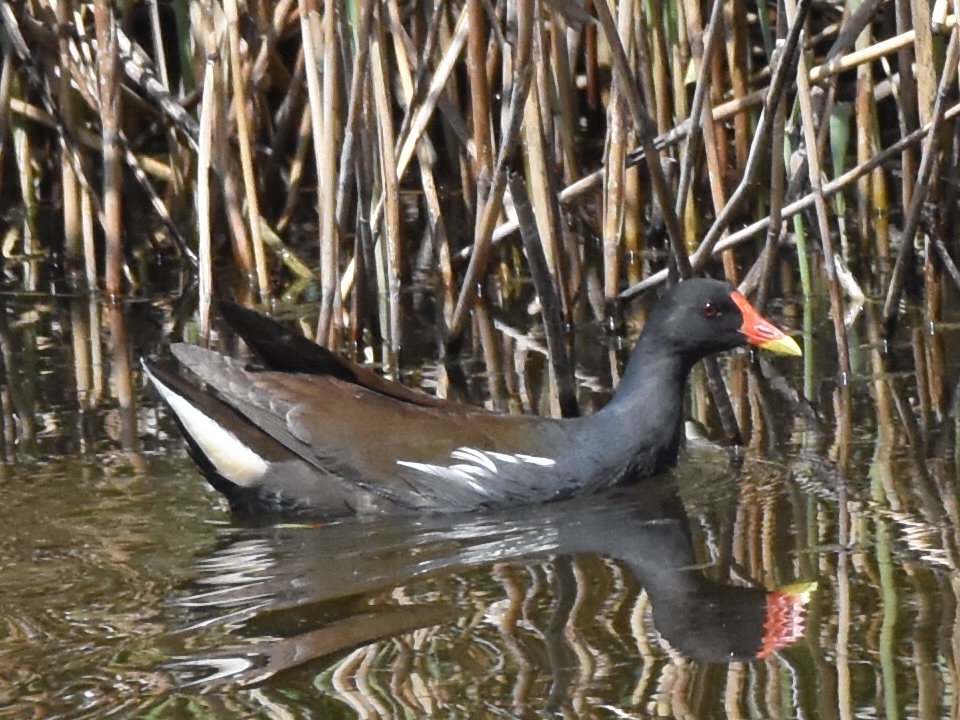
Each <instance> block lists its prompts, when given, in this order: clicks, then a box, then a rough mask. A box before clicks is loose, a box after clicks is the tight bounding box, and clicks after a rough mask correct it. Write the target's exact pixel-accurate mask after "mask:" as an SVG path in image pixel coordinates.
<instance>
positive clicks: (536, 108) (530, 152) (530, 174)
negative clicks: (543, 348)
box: [513, 34, 568, 315]
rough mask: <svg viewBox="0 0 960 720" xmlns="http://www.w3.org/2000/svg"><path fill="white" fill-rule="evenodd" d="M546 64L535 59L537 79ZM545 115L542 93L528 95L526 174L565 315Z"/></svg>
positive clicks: (542, 243) (538, 225) (537, 52)
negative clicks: (544, 128) (544, 127)
mask: <svg viewBox="0 0 960 720" xmlns="http://www.w3.org/2000/svg"><path fill="white" fill-rule="evenodd" d="M536 38H537V35H536V34H535V35H534V42H533V47H534V57H535V58H537V57H538V56H539V58H540V59H541V60H542V55H541V53H540V52H539V50H540V47H539V46H540V43H539V42H537V39H536ZM542 67H543V63H542V61H541V62H537V61H536V60H535V61H534V80H535V82H536V80H538V79H541V80H542V77H541V73H540V72H538V68H540V69H542ZM537 84H539V83H537ZM548 107H549V106H548ZM547 112H548V110H547ZM544 114H545V111H544V108H543V106H542V104H541V96H540V93H537V92H530V93H529V94H528V95H527V102H526V104H525V105H524V121H523V128H522V130H521V132H522V133H523V146H524V151H525V152H524V160H525V161H526V177H527V182H528V184H529V192H530V202H531V205H532V207H533V212H534V215H535V216H536V225H537V231H538V233H537V234H538V238H539V242H540V246H541V248H542V252H543V254H544V257H545V258H546V263H547V267H548V268H549V269H550V274H551V275H552V276H553V277H554V278H556V279H557V283H558V285H557V287H558V288H559V289H560V297H561V304H562V306H563V308H564V315H566V308H567V307H568V304H567V302H566V297H565V293H564V292H563V288H565V286H566V285H565V283H564V282H563V277H564V275H565V273H563V272H562V269H561V262H560V242H559V238H558V236H557V233H556V229H557V224H556V222H555V220H556V219H555V218H554V216H553V204H552V202H551V194H552V193H551V192H550V190H551V188H550V174H551V173H552V172H553V170H552V168H551V167H549V166H548V163H551V162H552V158H549V157H548V149H547V143H546V140H545V139H544V133H543V130H542V128H543V116H544ZM513 200H514V205H515V204H516V202H517V201H516V199H515V198H514V199H513ZM515 209H516V208H515Z"/></svg>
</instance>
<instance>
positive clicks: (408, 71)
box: [388, 2, 454, 312]
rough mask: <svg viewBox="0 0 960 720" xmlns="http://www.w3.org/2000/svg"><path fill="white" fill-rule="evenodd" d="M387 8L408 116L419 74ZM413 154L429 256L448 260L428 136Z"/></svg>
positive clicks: (394, 10)
mask: <svg viewBox="0 0 960 720" xmlns="http://www.w3.org/2000/svg"><path fill="white" fill-rule="evenodd" d="M388 9H389V13H390V24H391V34H392V37H393V41H394V42H393V47H394V55H395V57H396V58H397V67H398V69H399V71H400V78H401V82H402V85H403V90H404V97H403V98H402V100H403V104H404V107H405V110H406V116H405V117H411V104H412V102H413V100H414V97H415V94H416V89H415V87H414V78H413V72H412V70H416V73H417V75H418V76H420V75H421V68H420V67H416V65H417V59H416V53H415V50H414V48H413V44H412V42H411V41H410V38H409V36H407V34H406V31H405V30H404V28H403V26H402V24H401V18H400V9H399V7H398V6H397V3H396V2H390V3H389V5H388ZM416 153H417V160H418V164H419V167H420V182H421V185H422V188H423V193H424V204H425V206H426V211H427V219H428V223H429V226H428V233H429V239H430V243H429V246H430V247H429V249H430V256H431V258H432V257H433V256H436V255H438V253H439V255H440V256H441V257H444V256H445V257H446V258H447V262H448V263H449V252H450V250H449V239H448V237H447V230H446V224H445V223H444V219H443V208H442V207H441V204H440V193H439V191H438V189H437V182H436V179H435V177H434V173H433V164H434V161H435V159H436V151H435V149H434V147H433V143H432V142H430V138H429V137H428V136H421V137H420V139H419V141H418V142H417V145H416ZM442 247H445V248H446V252H445V253H442V252H440V248H442ZM447 298H448V303H447V306H448V308H449V311H450V312H452V310H453V300H454V298H453V297H452V295H451V294H447Z"/></svg>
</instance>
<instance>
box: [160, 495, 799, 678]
mask: <svg viewBox="0 0 960 720" xmlns="http://www.w3.org/2000/svg"><path fill="white" fill-rule="evenodd" d="M584 553H589V554H595V555H600V556H603V557H606V558H611V559H614V560H616V561H618V562H619V564H620V565H621V566H622V567H624V568H626V570H628V571H629V574H630V575H632V576H633V577H634V578H635V579H636V581H637V582H638V584H639V585H640V587H641V588H642V589H643V590H644V591H645V592H646V594H647V597H648V598H649V601H650V604H651V605H652V608H653V621H654V625H655V627H656V629H657V631H658V632H659V633H660V635H661V637H662V638H663V639H664V640H666V641H667V643H669V645H670V646H672V647H673V648H674V649H675V650H677V651H679V652H680V653H681V654H682V655H684V656H686V657H688V658H690V659H692V660H695V661H701V662H732V661H737V660H739V661H745V660H751V659H756V658H762V657H765V656H766V655H768V654H770V653H771V652H773V651H775V650H777V649H779V648H781V647H784V646H785V645H787V644H789V643H791V642H793V641H794V640H796V639H797V638H798V637H799V636H800V635H801V634H802V630H803V611H804V606H805V602H806V599H807V597H808V595H809V591H810V590H811V589H812V586H811V585H804V586H794V587H792V588H785V589H781V590H778V591H774V592H769V591H767V590H765V589H762V588H760V587H755V586H754V587H751V586H744V584H742V583H740V584H733V583H721V582H718V581H716V580H713V579H711V578H709V577H707V574H706V573H705V568H703V567H702V566H701V565H699V563H698V559H697V557H696V554H695V551H694V545H693V542H692V540H691V532H690V527H689V523H688V520H687V515H686V512H685V510H684V505H683V502H682V501H681V498H680V494H679V492H678V489H677V486H676V484H675V482H673V481H666V482H663V483H647V484H645V485H643V486H641V487H638V488H635V489H633V490H630V491H627V492H620V493H618V494H615V495H607V496H601V497H594V498H587V499H581V500H575V501H570V502H566V503H558V504H554V505H549V506H544V507H540V508H535V509H533V510H531V509H530V508H525V509H523V510H522V511H515V512H513V513H498V514H490V515H480V516H471V517H450V516H437V517H407V518H404V517H385V518H375V519H362V520H354V521H345V522H339V523H334V524H330V525H318V526H292V525H290V526H273V527H270V528H258V529H237V528H233V529H231V530H230V531H229V532H228V533H227V534H226V535H225V537H224V541H223V544H222V546H221V547H220V548H219V549H217V550H216V551H214V552H213V553H212V554H211V555H210V556H209V557H208V558H206V559H204V560H202V561H201V567H200V577H199V579H198V580H197V581H196V582H195V583H194V584H193V585H192V586H191V587H190V588H189V593H188V594H187V595H185V596H184V597H181V598H179V599H178V600H177V601H176V605H177V606H178V608H179V610H180V612H182V613H183V614H184V615H185V616H186V617H187V618H188V621H187V622H186V623H185V626H186V627H184V631H196V630H198V629H200V628H210V627H222V628H227V629H229V630H230V636H231V637H232V638H233V639H234V641H235V642H237V644H236V645H235V646H233V647H230V648H227V649H223V648H221V649H218V650H216V651H214V652H206V653H202V654H200V655H197V656H194V657H191V658H189V659H184V660H182V661H180V662H177V663H175V666H174V668H175V670H176V672H177V674H178V675H180V676H181V678H182V679H183V680H185V681H188V682H202V683H209V682H213V681H217V680H224V679H226V680H229V681H232V682H239V683H251V682H257V681H260V680H263V679H265V678H267V677H270V676H271V675H274V674H276V673H278V672H280V671H283V670H286V669H289V668H293V667H297V666H299V665H302V664H303V663H306V662H309V661H311V660H314V659H316V658H320V657H325V656H330V655H332V654H335V653H338V652H342V651H345V650H348V649H351V648H355V647H359V646H361V645H363V644H365V643H370V642H373V641H376V640H381V639H385V638H390V637H395V636H398V635H401V634H403V633H408V632H411V631H413V630H416V629H418V628H426V627H434V626H438V625H443V624H445V623H456V622H461V623H463V622H465V621H466V620H465V618H467V616H469V615H472V614H475V613H476V608H475V607H474V606H473V605H470V604H469V603H467V604H462V605H461V604H458V603H457V602H456V601H455V599H454V598H453V597H444V594H443V593H433V594H432V595H431V597H430V598H429V601H425V600H424V599H422V598H418V599H416V600H411V599H410V598H409V597H408V596H406V594H405V592H404V587H405V586H407V585H408V584H410V583H412V582H413V581H416V580H419V579H422V578H426V577H443V576H449V575H452V574H457V573H461V572H463V571H464V570H466V569H469V568H474V567H478V566H482V565H492V564H497V563H510V564H530V563H536V562H542V561H544V560H545V559H547V558H562V557H566V556H572V555H580V554H584ZM561 625H562V623H561ZM241 638H245V639H246V643H245V644H239V641H240V639H241Z"/></svg>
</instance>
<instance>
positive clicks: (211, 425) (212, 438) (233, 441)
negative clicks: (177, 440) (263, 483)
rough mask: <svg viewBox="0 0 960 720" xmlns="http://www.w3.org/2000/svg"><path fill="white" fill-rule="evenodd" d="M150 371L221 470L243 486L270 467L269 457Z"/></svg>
mask: <svg viewBox="0 0 960 720" xmlns="http://www.w3.org/2000/svg"><path fill="white" fill-rule="evenodd" d="M147 372H148V373H149V371H147ZM149 374H150V379H151V380H153V384H154V385H155V386H156V388H157V390H159V391H160V394H161V395H162V396H163V399H164V400H165V401H166V402H167V404H168V405H169V406H170V409H171V410H173V411H174V412H175V413H176V414H177V417H178V418H180V422H182V423H183V427H184V429H186V431H187V433H189V435H190V437H191V438H193V440H194V442H196V443H197V445H198V446H199V447H200V450H202V451H203V454H204V455H206V456H207V457H208V458H209V459H210V462H211V463H213V466H214V467H215V468H216V469H217V472H219V473H220V474H221V475H223V477H225V478H226V479H227V480H229V481H230V482H232V483H236V484H237V485H240V486H241V487H250V486H251V485H253V484H254V483H255V482H257V481H258V480H259V479H260V478H262V477H263V476H264V475H265V474H266V472H267V470H268V469H269V468H270V465H269V464H268V463H267V461H266V460H264V459H263V458H262V457H260V456H259V455H257V454H256V453H255V452H254V451H253V450H251V449H250V448H249V447H248V446H246V445H244V444H243V443H242V442H240V441H239V440H238V439H237V436H236V435H234V434H233V433H232V432H230V431H229V430H227V429H225V428H224V427H223V426H222V425H220V424H219V423H218V422H217V421H215V420H214V419H213V418H211V417H210V416H208V415H206V414H205V413H203V412H202V411H201V410H200V409H198V408H197V407H196V406H195V405H192V404H191V403H190V401H188V400H187V399H186V398H184V397H182V396H181V395H178V394H177V393H175V392H174V391H173V390H171V389H170V388H168V387H167V386H166V385H164V384H163V383H162V382H160V381H159V380H158V379H157V377H156V376H155V375H153V374H152V373H149Z"/></svg>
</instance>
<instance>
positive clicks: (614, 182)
mask: <svg viewBox="0 0 960 720" xmlns="http://www.w3.org/2000/svg"><path fill="white" fill-rule="evenodd" d="M633 7H634V2H632V1H631V0H627V1H626V2H622V3H620V5H619V7H618V8H617V12H618V17H617V33H618V36H619V38H620V39H621V41H626V42H627V43H629V40H630V30H631V27H632V22H631V20H632V14H633ZM628 47H629V45H628ZM623 93H624V91H623V85H622V83H615V84H614V86H613V88H612V89H611V92H610V103H609V105H608V107H607V136H606V142H605V146H604V161H603V171H604V172H603V217H602V220H601V223H602V225H601V235H600V237H601V239H602V242H603V297H604V300H606V301H607V302H611V301H612V300H613V299H614V298H615V297H616V296H617V292H618V291H619V288H620V245H621V242H620V238H621V233H622V231H623V225H624V220H625V218H624V214H623V213H624V209H625V196H624V193H625V184H626V179H625V174H626V169H627V147H628V145H627V138H628V137H629V135H628V132H629V130H630V126H631V122H630V116H629V110H628V108H627V100H626V98H625V97H624V94H623Z"/></svg>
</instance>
